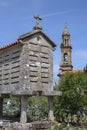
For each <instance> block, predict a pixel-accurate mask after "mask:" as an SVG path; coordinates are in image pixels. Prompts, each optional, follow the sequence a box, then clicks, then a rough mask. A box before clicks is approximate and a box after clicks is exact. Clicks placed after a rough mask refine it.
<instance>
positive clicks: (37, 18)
mask: <svg viewBox="0 0 87 130" xmlns="http://www.w3.org/2000/svg"><path fill="white" fill-rule="evenodd" d="M34 18H35V19H36V26H37V25H39V20H42V18H41V17H40V16H39V15H35V16H34Z"/></svg>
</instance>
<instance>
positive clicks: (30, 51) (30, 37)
mask: <svg viewBox="0 0 87 130" xmlns="http://www.w3.org/2000/svg"><path fill="white" fill-rule="evenodd" d="M35 19H36V26H35V27H34V28H33V30H32V31H31V32H30V33H26V34H24V35H21V36H20V37H19V38H18V39H17V41H16V42H14V43H11V44H9V45H7V46H4V47H2V48H0V118H2V114H3V113H2V109H3V98H5V97H8V96H9V95H13V96H17V97H19V98H20V100H21V106H20V107H21V115H20V122H22V123H26V122H27V116H26V109H27V100H28V98H29V97H31V96H34V95H40V96H46V97H48V103H49V117H50V120H51V121H53V120H54V116H53V101H52V99H53V96H60V95H61V92H59V91H54V90H53V54H52V51H53V50H55V47H56V45H55V43H54V42H53V41H52V40H51V39H50V38H49V37H48V36H47V35H46V34H45V33H44V32H43V30H42V27H41V26H40V24H39V20H41V18H40V17H39V16H35Z"/></svg>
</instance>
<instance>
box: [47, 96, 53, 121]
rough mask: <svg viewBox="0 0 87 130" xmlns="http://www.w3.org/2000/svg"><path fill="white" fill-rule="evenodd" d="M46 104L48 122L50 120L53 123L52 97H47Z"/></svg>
mask: <svg viewBox="0 0 87 130" xmlns="http://www.w3.org/2000/svg"><path fill="white" fill-rule="evenodd" d="M48 104H49V115H48V117H49V120H51V121H52V122H54V114H53V97H52V96H50V97H48Z"/></svg>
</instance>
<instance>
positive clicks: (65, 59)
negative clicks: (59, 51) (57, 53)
mask: <svg viewBox="0 0 87 130" xmlns="http://www.w3.org/2000/svg"><path fill="white" fill-rule="evenodd" d="M64 61H65V62H68V54H67V53H65V54H64Z"/></svg>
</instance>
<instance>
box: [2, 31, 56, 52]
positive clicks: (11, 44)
mask: <svg viewBox="0 0 87 130" xmlns="http://www.w3.org/2000/svg"><path fill="white" fill-rule="evenodd" d="M37 33H40V34H41V35H43V36H44V37H45V38H46V39H47V40H48V41H49V42H50V44H51V45H52V47H53V48H55V47H56V44H55V43H54V42H53V41H52V40H51V39H50V38H49V37H48V36H47V35H46V34H45V33H44V32H43V31H41V30H33V31H32V32H28V33H25V34H23V35H21V36H20V37H19V38H18V39H17V40H16V41H15V42H12V43H10V44H7V45H5V46H3V47H1V48H0V50H3V49H7V48H9V47H11V46H14V45H16V44H22V43H23V42H22V40H23V39H25V38H27V37H30V36H32V35H34V34H37Z"/></svg>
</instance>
